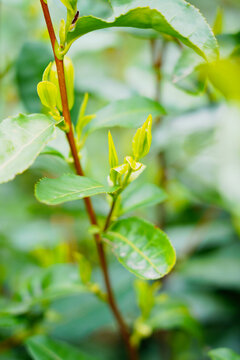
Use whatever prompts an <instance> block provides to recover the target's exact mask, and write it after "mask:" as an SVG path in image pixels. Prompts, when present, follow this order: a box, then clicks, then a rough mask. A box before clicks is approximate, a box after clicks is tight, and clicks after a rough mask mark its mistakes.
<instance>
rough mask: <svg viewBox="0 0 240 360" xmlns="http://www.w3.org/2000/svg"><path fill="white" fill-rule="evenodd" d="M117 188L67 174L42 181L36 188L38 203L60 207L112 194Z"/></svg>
mask: <svg viewBox="0 0 240 360" xmlns="http://www.w3.org/2000/svg"><path fill="white" fill-rule="evenodd" d="M115 190H116V188H114V187H108V186H104V185H102V184H100V183H99V182H98V181H95V180H92V179H89V178H87V177H85V176H78V175H74V174H65V175H63V176H61V177H59V178H57V179H48V178H43V179H41V180H40V181H39V182H38V183H37V184H36V187H35V196H36V198H37V200H38V201H40V202H42V203H44V204H47V205H58V204H62V203H64V202H66V201H73V200H79V199H83V198H85V197H89V196H93V195H98V194H104V193H111V192H114V191H115Z"/></svg>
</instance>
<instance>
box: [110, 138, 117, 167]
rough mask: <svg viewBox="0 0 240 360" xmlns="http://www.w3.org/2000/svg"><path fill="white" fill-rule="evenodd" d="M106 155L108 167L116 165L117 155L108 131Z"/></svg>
mask: <svg viewBox="0 0 240 360" xmlns="http://www.w3.org/2000/svg"><path fill="white" fill-rule="evenodd" d="M108 155H109V165H110V168H114V167H115V166H117V165H118V156H117V151H116V148H115V145H114V142H113V138H112V134H111V132H110V131H109V132H108Z"/></svg>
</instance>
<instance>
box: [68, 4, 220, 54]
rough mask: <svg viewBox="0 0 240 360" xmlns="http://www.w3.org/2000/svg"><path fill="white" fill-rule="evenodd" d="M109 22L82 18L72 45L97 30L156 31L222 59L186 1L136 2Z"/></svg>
mask: <svg viewBox="0 0 240 360" xmlns="http://www.w3.org/2000/svg"><path fill="white" fill-rule="evenodd" d="M113 14H114V15H113V16H112V17H111V18H109V19H108V20H104V19H100V18H96V17H94V16H82V17H81V18H80V19H79V20H78V21H77V23H76V27H75V29H74V31H72V32H70V33H68V37H67V41H68V42H69V43H72V42H73V41H75V40H76V39H77V38H78V37H80V36H82V35H84V34H87V33H89V32H91V31H94V30H99V29H105V28H110V27H132V28H138V29H153V30H156V31H158V32H160V33H163V34H167V35H171V36H173V37H175V38H178V39H179V40H181V41H182V42H183V43H184V44H186V45H187V46H189V47H191V48H192V49H193V50H195V51H196V52H197V53H199V54H200V55H201V56H203V57H204V58H206V59H208V60H212V59H216V57H217V56H218V45H217V42H216V39H215V37H214V35H213V32H212V31H211V29H210V27H209V25H208V24H207V22H206V20H205V19H204V17H203V16H202V15H201V14H200V12H199V11H198V10H197V9H196V8H195V7H194V6H193V5H191V4H189V3H188V2H186V1H184V0H168V1H166V0H136V1H131V2H130V4H129V2H128V3H127V4H123V5H122V4H119V3H118V4H117V6H113Z"/></svg>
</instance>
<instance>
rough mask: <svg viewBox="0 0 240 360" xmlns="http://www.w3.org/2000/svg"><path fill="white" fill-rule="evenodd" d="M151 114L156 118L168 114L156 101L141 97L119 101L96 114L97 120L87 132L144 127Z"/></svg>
mask: <svg viewBox="0 0 240 360" xmlns="http://www.w3.org/2000/svg"><path fill="white" fill-rule="evenodd" d="M149 114H152V116H153V117H155V116H159V115H163V114H166V112H165V110H164V109H163V107H162V106H161V105H160V104H159V103H157V102H156V101H153V100H151V99H148V98H145V97H141V96H136V97H132V98H130V99H126V100H125V99H124V100H117V101H114V102H112V103H111V104H109V105H107V106H106V107H104V108H103V109H101V110H100V111H98V112H97V113H96V118H95V119H93V120H92V121H91V123H90V124H89V126H88V127H87V131H89V132H92V131H95V130H97V129H101V128H110V127H114V126H121V127H125V128H137V127H139V126H142V124H143V123H144V121H146V118H147V117H148V116H149Z"/></svg>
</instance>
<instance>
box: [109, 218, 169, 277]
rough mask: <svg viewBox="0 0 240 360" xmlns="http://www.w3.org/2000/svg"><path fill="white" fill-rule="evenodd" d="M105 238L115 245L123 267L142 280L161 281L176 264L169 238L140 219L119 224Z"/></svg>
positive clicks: (132, 219) (122, 221) (120, 221)
mask: <svg viewBox="0 0 240 360" xmlns="http://www.w3.org/2000/svg"><path fill="white" fill-rule="evenodd" d="M104 236H105V237H106V238H107V239H108V240H110V241H111V242H112V245H113V252H114V254H115V255H116V257H117V258H118V260H119V261H120V263H121V264H122V265H123V266H125V267H126V268H127V269H128V270H129V271H131V272H132V273H134V274H135V275H136V276H138V277H140V278H142V279H159V278H161V277H163V276H164V275H166V274H167V273H168V272H169V271H170V270H171V269H172V267H173V265H174V264H175V260H176V255H175V251H174V249H173V247H172V245H171V243H170V241H169V239H168V237H167V235H166V234H165V233H164V232H163V231H161V230H160V229H158V228H157V227H155V226H154V225H153V224H151V223H149V222H147V221H145V220H142V219H140V218H136V217H132V218H128V219H123V220H119V221H117V222H115V223H114V224H113V225H112V226H111V227H110V229H109V231H108V232H107V233H106V234H105V235H104Z"/></svg>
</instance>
